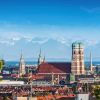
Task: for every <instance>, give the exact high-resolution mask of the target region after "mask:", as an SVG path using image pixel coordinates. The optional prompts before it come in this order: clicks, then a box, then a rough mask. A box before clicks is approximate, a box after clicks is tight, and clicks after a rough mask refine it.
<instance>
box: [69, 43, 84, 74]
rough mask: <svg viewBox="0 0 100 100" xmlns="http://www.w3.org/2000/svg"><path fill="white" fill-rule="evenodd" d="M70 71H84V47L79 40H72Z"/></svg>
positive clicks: (76, 72)
mask: <svg viewBox="0 0 100 100" xmlns="http://www.w3.org/2000/svg"><path fill="white" fill-rule="evenodd" d="M71 72H72V74H74V75H81V74H84V73H85V69H84V47H83V44H82V43H81V42H74V43H73V44H72V62H71Z"/></svg>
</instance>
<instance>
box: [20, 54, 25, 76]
mask: <svg viewBox="0 0 100 100" xmlns="http://www.w3.org/2000/svg"><path fill="white" fill-rule="evenodd" d="M25 73H26V72H25V62H24V58H23V55H22V54H21V57H20V63H19V75H20V76H21V75H24V74H25Z"/></svg>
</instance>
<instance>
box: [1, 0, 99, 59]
mask: <svg viewBox="0 0 100 100" xmlns="http://www.w3.org/2000/svg"><path fill="white" fill-rule="evenodd" d="M74 41H82V42H83V44H84V47H85V60H89V52H90V51H92V54H93V60H100V1H99V0H0V58H4V59H6V60H18V59H19V57H20V54H21V51H22V53H23V55H24V58H25V59H31V60H32V59H34V58H37V57H38V54H39V50H40V48H41V49H42V55H43V56H44V55H45V56H46V58H47V59H48V58H61V59H65V60H70V59H71V44H72V42H74Z"/></svg>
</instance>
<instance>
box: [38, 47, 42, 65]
mask: <svg viewBox="0 0 100 100" xmlns="http://www.w3.org/2000/svg"><path fill="white" fill-rule="evenodd" d="M41 62H42V57H41V48H40V53H39V58H38V65H40V64H41Z"/></svg>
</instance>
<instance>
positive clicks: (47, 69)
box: [38, 62, 71, 73]
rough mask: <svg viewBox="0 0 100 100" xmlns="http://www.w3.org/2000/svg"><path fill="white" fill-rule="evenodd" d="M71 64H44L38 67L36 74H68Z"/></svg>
mask: <svg viewBox="0 0 100 100" xmlns="http://www.w3.org/2000/svg"><path fill="white" fill-rule="evenodd" d="M70 72H71V63H70V62H68V63H66V62H45V63H42V64H40V65H39V67H38V73H70Z"/></svg>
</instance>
